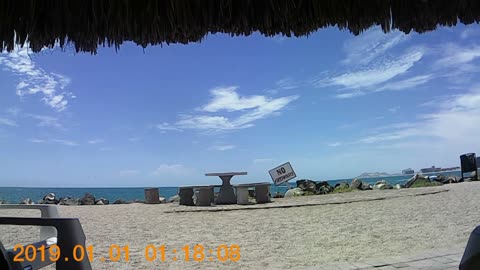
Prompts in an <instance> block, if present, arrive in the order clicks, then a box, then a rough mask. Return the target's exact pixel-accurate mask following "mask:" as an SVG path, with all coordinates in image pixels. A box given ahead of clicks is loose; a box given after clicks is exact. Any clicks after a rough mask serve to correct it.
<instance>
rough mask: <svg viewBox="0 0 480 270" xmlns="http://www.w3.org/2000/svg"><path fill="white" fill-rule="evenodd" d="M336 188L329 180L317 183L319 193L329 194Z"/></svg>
mask: <svg viewBox="0 0 480 270" xmlns="http://www.w3.org/2000/svg"><path fill="white" fill-rule="evenodd" d="M333 190H334V188H333V187H332V186H331V185H330V184H329V183H328V182H327V181H321V182H318V183H317V193H318V194H327V193H330V192H332V191H333Z"/></svg>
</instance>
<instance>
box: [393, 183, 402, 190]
mask: <svg viewBox="0 0 480 270" xmlns="http://www.w3.org/2000/svg"><path fill="white" fill-rule="evenodd" d="M393 187H394V188H395V189H402V188H403V185H400V184H396V185H395V186H393Z"/></svg>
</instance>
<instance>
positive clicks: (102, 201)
mask: <svg viewBox="0 0 480 270" xmlns="http://www.w3.org/2000/svg"><path fill="white" fill-rule="evenodd" d="M108 204H110V201H109V200H107V199H105V198H100V199H97V200H95V205H108Z"/></svg>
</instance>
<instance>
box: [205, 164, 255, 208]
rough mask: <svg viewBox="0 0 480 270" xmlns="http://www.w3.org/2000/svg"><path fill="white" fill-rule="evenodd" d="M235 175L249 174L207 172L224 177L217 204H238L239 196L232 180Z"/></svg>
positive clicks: (243, 173) (244, 173)
mask: <svg viewBox="0 0 480 270" xmlns="http://www.w3.org/2000/svg"><path fill="white" fill-rule="evenodd" d="M235 175H247V172H225V173H206V174H205V176H218V177H220V179H222V186H221V187H220V192H219V193H218V198H217V202H216V203H217V204H236V203H237V197H236V196H235V192H234V191H233V186H232V184H230V180H231V179H232V177H234V176H235Z"/></svg>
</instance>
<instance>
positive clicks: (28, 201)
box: [20, 198, 33, 204]
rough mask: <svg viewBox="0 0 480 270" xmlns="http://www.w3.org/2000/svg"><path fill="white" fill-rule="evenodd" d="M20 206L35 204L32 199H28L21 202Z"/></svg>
mask: <svg viewBox="0 0 480 270" xmlns="http://www.w3.org/2000/svg"><path fill="white" fill-rule="evenodd" d="M20 204H33V201H32V199H30V198H26V199H24V200H22V201H21V202H20Z"/></svg>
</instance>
